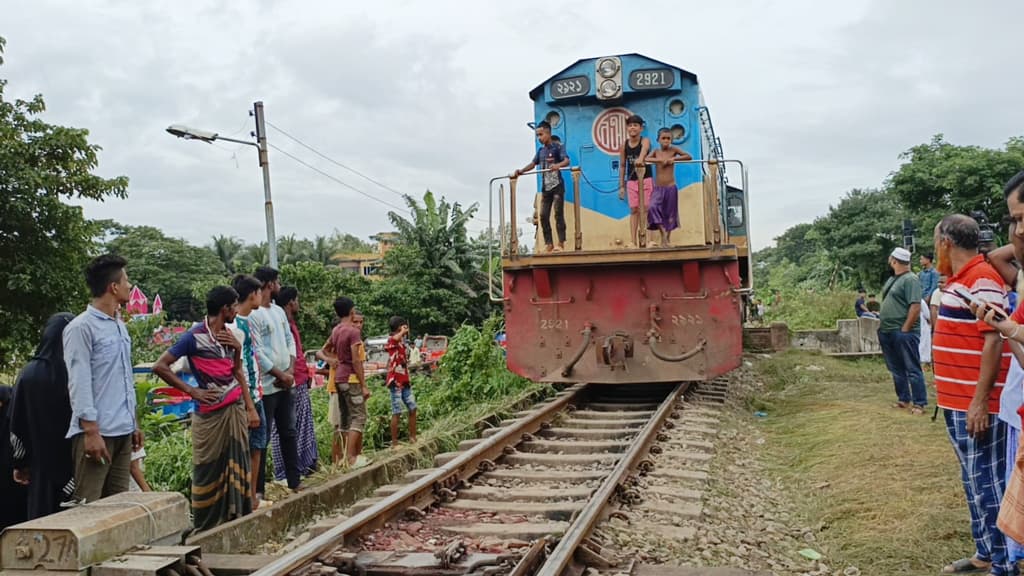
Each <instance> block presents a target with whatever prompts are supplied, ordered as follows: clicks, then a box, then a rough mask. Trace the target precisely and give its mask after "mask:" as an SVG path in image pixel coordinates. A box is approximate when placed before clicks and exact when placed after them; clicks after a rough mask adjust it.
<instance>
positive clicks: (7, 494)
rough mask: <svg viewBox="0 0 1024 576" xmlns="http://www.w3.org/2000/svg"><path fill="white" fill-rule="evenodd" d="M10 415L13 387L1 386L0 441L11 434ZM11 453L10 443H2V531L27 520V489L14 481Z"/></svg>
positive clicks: (0, 521) (0, 494)
mask: <svg viewBox="0 0 1024 576" xmlns="http://www.w3.org/2000/svg"><path fill="white" fill-rule="evenodd" d="M10 414H11V387H10V386H0V440H2V439H4V438H7V436H8V434H9V433H10V430H11V419H10ZM11 451H12V450H11V444H10V442H0V502H2V504H0V530H3V529H4V528H6V527H8V526H12V525H14V524H20V523H21V522H24V521H25V520H26V519H27V518H26V516H27V509H26V507H25V487H24V486H21V485H19V484H18V483H16V482H15V481H14V478H13V467H12V465H11Z"/></svg>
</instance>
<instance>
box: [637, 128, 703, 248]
mask: <svg viewBox="0 0 1024 576" xmlns="http://www.w3.org/2000/svg"><path fill="white" fill-rule="evenodd" d="M658 144H660V147H659V148H658V149H656V150H654V151H652V152H651V153H650V155H648V156H647V162H648V163H651V164H654V165H655V166H657V168H658V170H657V174H655V180H654V191H653V192H652V193H651V201H650V204H648V209H647V228H648V229H649V230H658V231H660V232H661V245H662V246H669V245H670V242H671V241H672V231H673V230H675V229H676V228H678V227H679V190H678V188H676V170H675V161H676V160H677V159H682V160H692V159H693V157H692V156H690V155H689V154H687V153H686V152H684V151H682V150H680V149H679V148H677V147H675V146H673V145H672V132H671V131H670V130H669V129H668V128H662V129H661V130H658Z"/></svg>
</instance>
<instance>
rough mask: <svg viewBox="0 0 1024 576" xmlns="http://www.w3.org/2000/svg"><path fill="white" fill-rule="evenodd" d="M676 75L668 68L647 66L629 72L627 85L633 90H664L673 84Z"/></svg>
mask: <svg viewBox="0 0 1024 576" xmlns="http://www.w3.org/2000/svg"><path fill="white" fill-rule="evenodd" d="M675 81H676V75H675V74H674V73H673V72H672V70H670V69H669V68H647V69H643V70H633V71H632V72H630V73H629V87H630V88H632V89H633V90H664V89H665V88H671V87H672V85H673V84H675Z"/></svg>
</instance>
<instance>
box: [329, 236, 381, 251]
mask: <svg viewBox="0 0 1024 576" xmlns="http://www.w3.org/2000/svg"><path fill="white" fill-rule="evenodd" d="M330 244H331V247H332V248H333V249H334V250H335V251H336V252H335V254H365V253H367V252H373V251H374V250H375V247H374V245H373V244H371V243H369V242H366V241H364V240H362V239H360V238H359V237H357V236H353V235H352V234H348V233H342V232H339V231H338V230H335V231H334V234H332V235H331V239H330Z"/></svg>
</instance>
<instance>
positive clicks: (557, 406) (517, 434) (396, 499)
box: [252, 384, 587, 576]
mask: <svg viewBox="0 0 1024 576" xmlns="http://www.w3.org/2000/svg"><path fill="white" fill-rule="evenodd" d="M586 388H587V385H586V384H576V385H575V386H571V387H569V388H566V389H565V390H564V391H563V394H562V395H561V396H560V397H556V398H555V399H554V400H552V401H551V402H549V403H548V404H547V405H545V406H544V407H542V408H541V409H540V410H538V411H537V413H536V414H534V415H532V416H529V417H527V418H524V419H523V420H522V421H521V422H517V423H515V424H511V425H509V426H506V427H505V428H503V429H502V431H501V432H498V433H497V434H495V435H494V436H491V437H490V438H487V439H485V440H484V441H482V442H480V443H479V444H477V445H476V446H474V447H472V448H470V449H469V450H467V451H465V452H463V453H461V454H459V455H458V456H457V457H455V459H453V460H452V461H451V462H449V463H447V464H445V465H444V466H441V467H439V468H438V469H437V470H436V471H435V472H433V473H431V474H428V475H426V476H424V477H422V478H420V479H419V480H417V481H415V482H412V483H410V484H409V485H407V486H405V487H404V488H403V489H401V490H399V491H398V492H395V493H394V494H393V495H391V496H389V497H386V498H384V499H383V500H381V501H380V502H377V503H376V504H374V505H373V506H370V507H369V508H367V509H366V510H363V511H362V512H360V513H358V514H356V515H355V516H353V517H351V518H349V519H347V520H344V521H343V522H341V523H340V524H338V525H337V526H335V527H334V528H331V529H330V530H328V531H327V532H324V533H323V534H321V535H320V536H317V537H316V538H314V539H312V540H310V541H309V542H307V543H306V544H303V545H302V546H299V547H298V548H296V549H295V550H292V551H291V552H289V553H287V554H285V555H283V556H280V557H278V558H276V559H275V560H274V561H272V562H270V563H269V564H267V565H266V566H264V567H263V568H260V569H259V570H257V571H255V572H253V573H252V576H279V575H281V574H289V573H291V572H292V571H294V570H297V569H299V568H302V567H303V566H305V565H306V564H308V563H310V562H313V561H316V559H317V558H318V557H320V556H321V555H323V554H326V553H328V552H330V551H331V550H333V549H334V548H337V547H338V546H343V545H344V544H345V543H346V541H347V540H348V539H350V538H353V537H356V536H359V535H361V534H364V533H366V532H369V531H372V530H375V529H377V528H379V527H381V526H383V525H384V524H385V523H386V522H389V521H390V520H392V519H393V518H395V517H396V516H398V515H400V514H402V513H404V512H405V511H406V510H407V509H408V508H410V507H423V506H426V505H428V504H431V503H433V502H435V501H436V500H437V499H438V498H437V497H436V496H435V495H434V491H435V489H436V488H437V487H445V485H446V484H447V485H453V484H454V483H455V482H457V481H459V480H464V479H467V478H469V477H470V476H472V475H474V474H476V473H477V472H479V466H480V464H481V463H482V462H484V461H485V460H491V461H493V460H494V459H496V458H498V457H499V456H501V454H502V451H503V450H504V449H505V446H508V445H515V444H518V443H519V442H520V441H522V436H523V434H533V433H535V432H537V431H538V430H540V428H541V426H542V424H543V423H544V422H547V421H548V420H549V419H550V418H551V417H553V416H554V415H555V414H557V413H559V412H560V411H562V409H564V408H565V407H566V406H568V405H569V404H570V403H572V401H573V400H576V399H577V398H578V397H579V396H580V393H581V392H583V391H584V390H585V389H586Z"/></svg>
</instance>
